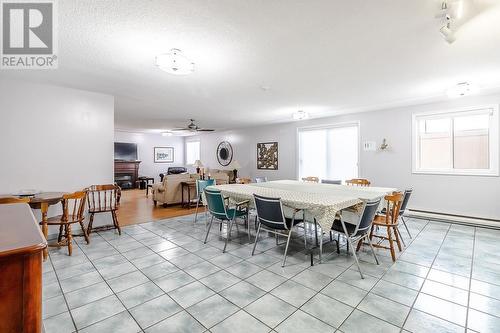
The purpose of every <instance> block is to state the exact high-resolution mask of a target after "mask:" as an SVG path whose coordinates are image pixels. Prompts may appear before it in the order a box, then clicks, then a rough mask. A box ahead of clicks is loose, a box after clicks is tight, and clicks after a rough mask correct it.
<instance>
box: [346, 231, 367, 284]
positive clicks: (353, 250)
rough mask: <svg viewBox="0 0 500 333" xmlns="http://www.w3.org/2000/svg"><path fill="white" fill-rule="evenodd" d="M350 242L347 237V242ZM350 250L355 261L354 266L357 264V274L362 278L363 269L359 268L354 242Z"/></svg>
mask: <svg viewBox="0 0 500 333" xmlns="http://www.w3.org/2000/svg"><path fill="white" fill-rule="evenodd" d="M350 242H351V240H350V238H349V237H347V244H349V243H350ZM351 245H352V246H351V252H352V255H353V256H354V260H355V261H356V266H358V271H359V275H361V278H362V279H364V278H365V277H364V276H363V271H362V270H361V266H360V265H359V260H358V256H357V254H356V249H355V246H354V244H351Z"/></svg>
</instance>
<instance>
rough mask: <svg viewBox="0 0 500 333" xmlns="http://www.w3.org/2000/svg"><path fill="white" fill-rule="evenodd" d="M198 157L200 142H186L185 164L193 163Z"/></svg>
mask: <svg viewBox="0 0 500 333" xmlns="http://www.w3.org/2000/svg"><path fill="white" fill-rule="evenodd" d="M199 159H200V142H199V141H192V142H186V164H188V165H189V164H193V163H194V162H195V161H196V160H199Z"/></svg>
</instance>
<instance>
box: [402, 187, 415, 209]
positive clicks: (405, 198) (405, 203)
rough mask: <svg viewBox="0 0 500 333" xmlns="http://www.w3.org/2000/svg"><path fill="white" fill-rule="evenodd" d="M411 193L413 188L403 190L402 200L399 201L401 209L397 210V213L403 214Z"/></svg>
mask: <svg viewBox="0 0 500 333" xmlns="http://www.w3.org/2000/svg"><path fill="white" fill-rule="evenodd" d="M412 193H413V189H411V188H408V189H406V190H405V193H404V194H403V202H402V203H401V209H400V211H399V215H403V213H404V212H405V210H406V206H407V205H408V201H410V197H411V194H412Z"/></svg>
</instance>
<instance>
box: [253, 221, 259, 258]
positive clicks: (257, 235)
mask: <svg viewBox="0 0 500 333" xmlns="http://www.w3.org/2000/svg"><path fill="white" fill-rule="evenodd" d="M259 233H260V224H259V226H258V227H257V234H255V242H254V243H253V249H252V255H254V253H255V247H256V246H257V241H258V239H259Z"/></svg>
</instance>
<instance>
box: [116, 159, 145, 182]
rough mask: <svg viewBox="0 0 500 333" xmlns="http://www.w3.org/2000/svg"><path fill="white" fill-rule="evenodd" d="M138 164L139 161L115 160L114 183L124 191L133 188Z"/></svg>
mask: <svg viewBox="0 0 500 333" xmlns="http://www.w3.org/2000/svg"><path fill="white" fill-rule="evenodd" d="M140 163H141V161H122V160H115V183H117V184H118V185H119V186H120V187H122V188H124V189H127V188H135V186H136V181H137V177H139V164H140ZM124 177H125V178H127V179H124Z"/></svg>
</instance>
